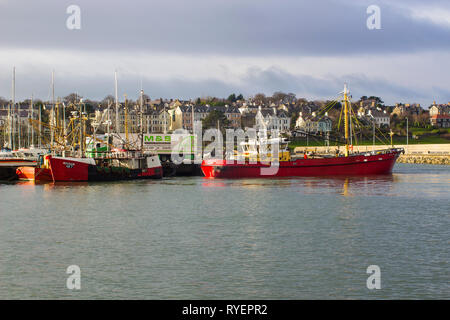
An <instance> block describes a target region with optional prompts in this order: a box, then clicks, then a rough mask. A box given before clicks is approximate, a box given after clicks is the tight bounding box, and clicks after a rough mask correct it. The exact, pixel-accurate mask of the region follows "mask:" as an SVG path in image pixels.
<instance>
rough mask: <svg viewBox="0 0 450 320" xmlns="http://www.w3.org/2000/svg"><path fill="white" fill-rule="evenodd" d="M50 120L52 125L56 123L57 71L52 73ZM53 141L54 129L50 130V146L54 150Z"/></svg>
mask: <svg viewBox="0 0 450 320" xmlns="http://www.w3.org/2000/svg"><path fill="white" fill-rule="evenodd" d="M50 115H51V117H50V119H52V120H51V123H50V125H52V124H53V123H54V122H55V71H52V109H51V111H50ZM53 141H54V132H53V128H51V129H50V146H51V148H53Z"/></svg>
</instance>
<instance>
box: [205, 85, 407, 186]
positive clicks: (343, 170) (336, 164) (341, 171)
mask: <svg viewBox="0 0 450 320" xmlns="http://www.w3.org/2000/svg"><path fill="white" fill-rule="evenodd" d="M343 94H344V97H343V102H344V106H343V108H344V109H343V112H344V121H345V124H344V128H345V152H344V154H342V155H339V154H337V155H314V156H310V157H308V156H307V155H306V154H305V155H304V156H303V157H298V158H296V157H293V156H291V154H290V152H289V151H286V150H285V151H282V152H280V153H279V156H278V159H277V158H276V156H273V157H272V156H271V155H270V154H269V155H268V156H267V158H268V159H269V160H270V159H272V161H262V160H261V158H260V156H259V154H258V152H257V151H256V153H253V154H252V153H251V152H248V150H247V151H246V152H245V153H244V154H241V157H240V159H239V160H240V161H238V160H237V159H236V157H234V159H226V160H223V159H207V160H204V161H203V162H202V166H201V169H202V171H203V174H204V175H205V177H207V178H273V177H300V176H343V175H346V176H352V175H380V174H389V173H391V172H392V168H393V167H394V164H395V162H396V160H397V158H398V157H399V155H400V154H401V153H404V150H403V149H402V148H389V149H384V150H374V151H370V152H359V153H353V152H350V151H351V149H353V148H352V147H350V144H349V99H348V91H347V86H345V87H344V92H343Z"/></svg>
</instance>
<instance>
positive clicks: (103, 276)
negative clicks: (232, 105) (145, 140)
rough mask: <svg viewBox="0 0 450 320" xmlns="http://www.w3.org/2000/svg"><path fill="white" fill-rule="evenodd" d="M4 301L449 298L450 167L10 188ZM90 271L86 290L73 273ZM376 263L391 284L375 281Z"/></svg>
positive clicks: (0, 214) (3, 216)
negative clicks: (370, 281)
mask: <svg viewBox="0 0 450 320" xmlns="http://www.w3.org/2000/svg"><path fill="white" fill-rule="evenodd" d="M0 200H1V207H0V298H1V299H68V298H73V299H103V298H104V299H317V298H322V299H397V298H402V299H403V298H404V299H422V298H423V299H449V298H450V268H449V259H450V167H448V166H431V165H413V164H397V165H396V166H395V168H394V173H393V174H392V175H388V176H379V177H370V178H369V177H361V178H356V177H355V178H347V179H346V178H338V179H331V178H311V177H308V178H296V179H260V180H257V179H254V180H208V179H204V178H202V177H190V178H169V179H163V180H161V181H130V182H113V183H82V184H76V183H72V184H71V183H68V184H58V185H53V184H41V185H34V184H30V183H4V184H0ZM70 265H77V266H79V267H80V269H81V289H80V290H69V289H67V287H66V280H67V277H68V275H67V274H66V268H67V267H68V266H70ZM369 265H377V266H379V267H380V270H381V289H379V290H377V289H374V290H369V289H368V288H367V286H366V281H367V278H368V277H369V274H367V273H366V271H367V267H368V266H369Z"/></svg>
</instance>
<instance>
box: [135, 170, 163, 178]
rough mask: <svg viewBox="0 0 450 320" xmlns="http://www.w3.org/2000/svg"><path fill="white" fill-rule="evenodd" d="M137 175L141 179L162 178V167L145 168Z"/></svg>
mask: <svg viewBox="0 0 450 320" xmlns="http://www.w3.org/2000/svg"><path fill="white" fill-rule="evenodd" d="M138 177H139V178H142V179H162V177H163V170H162V167H156V168H148V169H145V171H143V172H142V173H140V174H138Z"/></svg>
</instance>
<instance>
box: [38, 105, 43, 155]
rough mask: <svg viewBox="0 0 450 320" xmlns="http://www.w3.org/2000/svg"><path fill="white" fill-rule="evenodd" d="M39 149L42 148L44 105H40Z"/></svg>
mask: <svg viewBox="0 0 450 320" xmlns="http://www.w3.org/2000/svg"><path fill="white" fill-rule="evenodd" d="M38 116H39V149H40V148H42V143H41V142H42V140H41V139H42V122H41V121H42V103H40V104H39V115H38Z"/></svg>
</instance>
